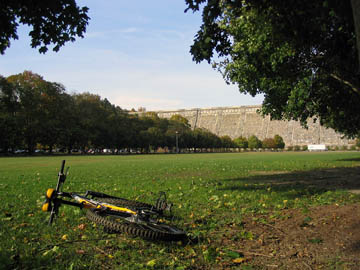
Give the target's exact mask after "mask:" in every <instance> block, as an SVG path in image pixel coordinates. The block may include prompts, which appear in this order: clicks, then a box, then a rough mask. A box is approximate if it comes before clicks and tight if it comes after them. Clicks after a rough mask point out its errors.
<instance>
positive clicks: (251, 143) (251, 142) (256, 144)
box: [248, 135, 262, 149]
mask: <svg viewBox="0 0 360 270" xmlns="http://www.w3.org/2000/svg"><path fill="white" fill-rule="evenodd" d="M248 147H249V148H250V149H254V148H255V149H257V148H261V147H262V143H261V141H260V140H259V138H258V137H256V136H255V135H252V136H250V137H249V139H248Z"/></svg>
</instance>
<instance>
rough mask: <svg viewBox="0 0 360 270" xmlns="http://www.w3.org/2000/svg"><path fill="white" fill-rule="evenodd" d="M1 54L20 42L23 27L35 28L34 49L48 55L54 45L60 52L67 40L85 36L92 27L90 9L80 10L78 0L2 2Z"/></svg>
mask: <svg viewBox="0 0 360 270" xmlns="http://www.w3.org/2000/svg"><path fill="white" fill-rule="evenodd" d="M0 12H1V15H0V53H1V54H4V52H5V50H6V49H7V48H8V47H10V43H11V40H12V39H18V35H17V28H18V26H19V24H25V25H29V26H31V27H32V31H30V33H29V35H30V36H31V47H33V48H37V47H39V52H40V53H45V52H46V51H47V50H48V46H49V45H50V44H53V45H54V47H53V50H54V51H58V50H59V49H60V47H61V46H63V45H64V44H65V42H67V41H74V40H75V38H76V37H83V34H84V33H85V30H86V25H87V24H88V20H89V17H88V16H87V12H88V8H87V7H78V6H77V4H76V2H75V0H51V1H43V0H32V1H27V0H16V1H14V0H1V1H0Z"/></svg>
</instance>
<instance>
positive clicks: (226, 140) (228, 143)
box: [220, 135, 235, 149]
mask: <svg viewBox="0 0 360 270" xmlns="http://www.w3.org/2000/svg"><path fill="white" fill-rule="evenodd" d="M220 140H221V145H222V147H223V148H225V149H228V148H233V147H234V146H235V143H234V142H233V140H232V139H231V138H230V136H228V135H225V136H221V137H220Z"/></svg>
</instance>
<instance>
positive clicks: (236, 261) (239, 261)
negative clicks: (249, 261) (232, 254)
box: [233, 258, 246, 264]
mask: <svg viewBox="0 0 360 270" xmlns="http://www.w3.org/2000/svg"><path fill="white" fill-rule="evenodd" d="M245 261H246V258H236V259H233V263H237V264H240V263H243V262H245Z"/></svg>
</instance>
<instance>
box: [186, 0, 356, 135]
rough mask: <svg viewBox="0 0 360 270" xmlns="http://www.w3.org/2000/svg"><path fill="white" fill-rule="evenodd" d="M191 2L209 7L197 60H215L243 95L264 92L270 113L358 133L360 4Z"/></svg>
mask: <svg viewBox="0 0 360 270" xmlns="http://www.w3.org/2000/svg"><path fill="white" fill-rule="evenodd" d="M186 3H187V4H188V8H189V9H192V10H194V11H196V10H199V9H200V4H201V3H205V7H204V8H203V24H202V25H201V27H200V30H199V31H198V33H197V35H196V37H195V40H194V44H193V45H192V46H191V50H190V52H191V54H192V55H193V59H194V60H195V61H196V62H200V61H203V60H206V61H208V62H209V63H210V62H213V63H212V64H213V66H214V67H215V68H217V69H218V70H219V71H220V72H221V73H222V74H223V76H224V78H225V80H226V81H227V82H228V83H234V84H237V85H238V87H239V91H240V92H242V93H249V94H251V95H252V96H255V95H257V94H264V96H265V99H264V102H263V106H262V113H263V114H270V116H271V117H272V119H288V120H291V119H293V120H300V121H301V122H302V124H303V125H304V126H306V123H307V121H308V120H309V119H310V118H313V119H314V120H317V119H318V120H319V121H320V123H321V124H322V125H324V126H326V127H331V128H333V129H335V130H336V131H339V132H342V133H344V134H345V135H348V136H350V137H354V136H356V135H358V133H359V132H360V107H359V106H358V104H359V102H360V76H359V75H360V66H359V62H360V60H359V59H360V56H359V55H360V49H359V48H360V46H359V45H360V44H359V43H360V42H358V43H356V38H358V40H359V39H360V36H359V34H357V33H356V31H358V30H359V27H360V26H359V25H358V24H359V22H358V21H359V19H358V17H356V15H355V14H358V12H359V7H358V6H359V4H358V1H357V2H356V1H354V0H353V1H350V0H347V1H336V0H314V1H302V2H298V1H295V0H286V1H285V0H282V1H266V0H260V1H259V0H243V1H231V0H214V1H206V0H186ZM352 3H353V5H352ZM355 6H357V7H355ZM354 16H355V18H356V19H355V20H354ZM354 21H356V24H355V23H354ZM356 34H357V35H356ZM215 60H216V61H217V62H214V61H215Z"/></svg>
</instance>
